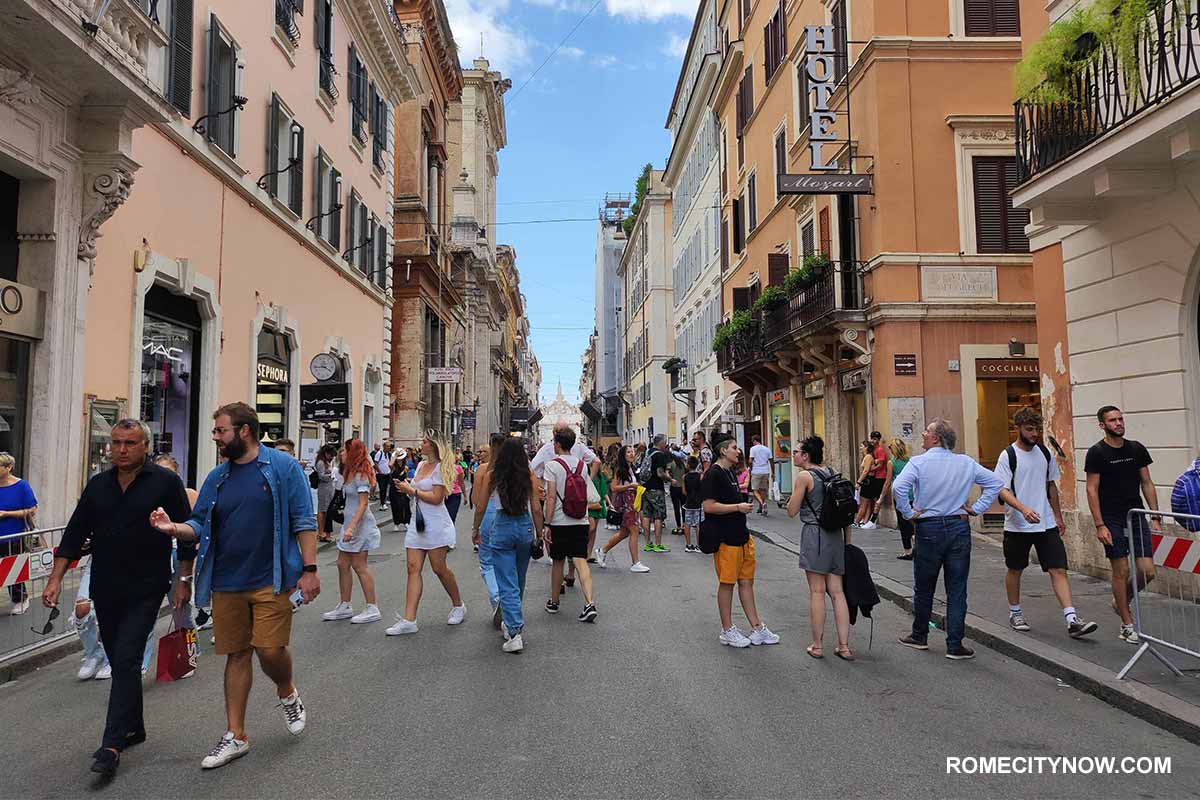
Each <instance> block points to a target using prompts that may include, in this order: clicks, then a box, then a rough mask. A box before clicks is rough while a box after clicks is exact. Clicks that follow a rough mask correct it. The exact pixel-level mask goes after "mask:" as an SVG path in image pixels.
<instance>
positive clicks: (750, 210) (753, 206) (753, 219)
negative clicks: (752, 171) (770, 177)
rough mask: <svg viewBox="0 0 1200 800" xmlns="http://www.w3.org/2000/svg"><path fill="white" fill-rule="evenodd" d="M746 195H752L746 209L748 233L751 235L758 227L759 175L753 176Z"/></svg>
mask: <svg viewBox="0 0 1200 800" xmlns="http://www.w3.org/2000/svg"><path fill="white" fill-rule="evenodd" d="M746 194H748V195H750V196H749V197H748V198H747V202H748V205H747V207H746V215H747V217H746V218H747V224H746V232H747V233H749V232H750V231H752V230H754V229H755V228H757V227H758V175H751V176H750V180H749V181H747V182H746Z"/></svg>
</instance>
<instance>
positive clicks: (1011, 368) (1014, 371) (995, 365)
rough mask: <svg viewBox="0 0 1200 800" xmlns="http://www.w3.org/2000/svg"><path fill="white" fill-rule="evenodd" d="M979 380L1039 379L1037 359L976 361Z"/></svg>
mask: <svg viewBox="0 0 1200 800" xmlns="http://www.w3.org/2000/svg"><path fill="white" fill-rule="evenodd" d="M975 376H976V377H978V378H1037V377H1038V360H1037V359H1036V358H980V359H977V360H976V361H975Z"/></svg>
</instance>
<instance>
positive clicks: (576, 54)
mask: <svg viewBox="0 0 1200 800" xmlns="http://www.w3.org/2000/svg"><path fill="white" fill-rule="evenodd" d="M558 54H559V55H561V56H566V57H567V58H583V57H584V55H585V53H584V51H583V50H580V49H579V48H578V47H571V46H570V45H565V46H563V47H560V48H558Z"/></svg>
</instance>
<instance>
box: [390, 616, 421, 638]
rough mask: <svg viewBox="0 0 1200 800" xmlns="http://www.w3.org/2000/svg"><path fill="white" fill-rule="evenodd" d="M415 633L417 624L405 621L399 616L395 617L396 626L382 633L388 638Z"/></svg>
mask: <svg viewBox="0 0 1200 800" xmlns="http://www.w3.org/2000/svg"><path fill="white" fill-rule="evenodd" d="M416 632H417V623H415V622H412V621H410V620H407V619H405V618H404V617H402V616H400V615H399V614H397V615H396V624H395V625H392V626H391V627H389V628H388V629H387V630H386V631H384V633H386V634H387V635H388V636H403V635H404V634H406V633H416Z"/></svg>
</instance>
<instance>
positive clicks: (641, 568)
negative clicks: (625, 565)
mask: <svg viewBox="0 0 1200 800" xmlns="http://www.w3.org/2000/svg"><path fill="white" fill-rule="evenodd" d="M629 571H630V572H649V571H650V568H649V567H647V566H646V565H645V564H643V563H642V562H640V561H639V562H637V563H636V564H634V565H633V566H632V567H630V568H629Z"/></svg>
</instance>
